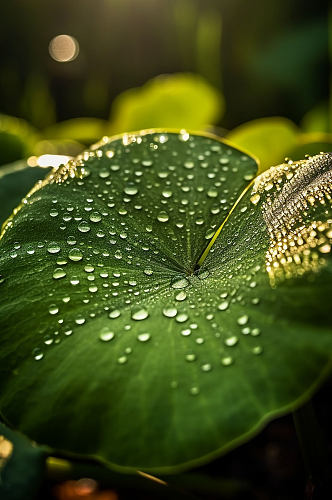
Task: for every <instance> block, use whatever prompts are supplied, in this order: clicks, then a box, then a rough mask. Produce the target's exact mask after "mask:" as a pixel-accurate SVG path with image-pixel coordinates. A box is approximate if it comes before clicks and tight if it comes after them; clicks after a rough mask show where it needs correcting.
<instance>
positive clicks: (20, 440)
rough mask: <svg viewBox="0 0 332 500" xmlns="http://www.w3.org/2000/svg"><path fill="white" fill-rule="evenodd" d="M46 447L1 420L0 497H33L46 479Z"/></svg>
mask: <svg viewBox="0 0 332 500" xmlns="http://www.w3.org/2000/svg"><path fill="white" fill-rule="evenodd" d="M45 459H46V450H45V449H42V448H38V447H37V446H36V445H35V444H33V443H30V442H29V441H28V440H27V439H26V438H25V437H24V436H21V435H20V434H18V433H16V432H13V431H12V430H11V429H9V428H8V427H6V426H5V425H4V424H3V423H1V422H0V496H1V499H3V500H26V499H27V498H29V500H33V499H34V498H36V495H37V493H38V491H39V488H40V486H41V484H42V481H43V476H44V469H45Z"/></svg>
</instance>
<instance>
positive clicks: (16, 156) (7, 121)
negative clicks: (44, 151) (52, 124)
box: [0, 114, 39, 165]
mask: <svg viewBox="0 0 332 500" xmlns="http://www.w3.org/2000/svg"><path fill="white" fill-rule="evenodd" d="M38 140H39V136H38V133H37V131H36V130H35V129H34V128H33V127H31V126H30V125H29V124H28V123H27V122H26V121H24V120H22V119H21V118H16V117H14V116H7V115H1V114H0V165H5V164H7V163H11V162H14V161H17V160H22V159H24V158H27V157H28V156H29V155H30V154H32V153H33V150H34V147H35V144H36V142H37V141H38Z"/></svg>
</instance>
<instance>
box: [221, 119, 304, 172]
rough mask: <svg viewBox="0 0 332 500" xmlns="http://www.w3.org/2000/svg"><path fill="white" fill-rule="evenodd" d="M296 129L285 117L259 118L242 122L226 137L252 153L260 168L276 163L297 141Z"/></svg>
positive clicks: (263, 168)
mask: <svg viewBox="0 0 332 500" xmlns="http://www.w3.org/2000/svg"><path fill="white" fill-rule="evenodd" d="M297 136H298V129H297V127H295V125H294V124H293V123H292V122H291V121H290V120H287V119H286V118H280V117H272V118H261V119H258V120H253V121H251V122H248V123H244V124H243V125H240V126H239V127H237V128H235V129H234V130H232V131H231V132H230V133H229V134H227V136H226V137H227V139H229V140H230V141H231V142H232V143H234V144H236V145H237V146H240V147H242V148H243V149H245V150H247V151H249V152H250V153H253V154H254V155H256V156H257V158H258V159H259V161H260V168H261V170H265V169H266V168H269V167H271V165H274V164H278V163H280V161H282V160H283V158H284V157H285V156H286V155H287V152H288V151H290V150H292V149H293V148H294V147H295V146H296V143H297Z"/></svg>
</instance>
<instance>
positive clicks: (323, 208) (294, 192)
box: [250, 153, 332, 285]
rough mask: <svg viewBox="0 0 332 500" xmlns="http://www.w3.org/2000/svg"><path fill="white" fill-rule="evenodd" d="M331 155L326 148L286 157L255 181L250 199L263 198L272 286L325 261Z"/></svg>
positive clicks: (331, 240)
mask: <svg viewBox="0 0 332 500" xmlns="http://www.w3.org/2000/svg"><path fill="white" fill-rule="evenodd" d="M331 159H332V155H331V154H329V153H326V154H320V155H317V156H314V157H308V158H307V159H306V160H303V161H299V162H293V161H291V160H288V161H287V162H286V163H284V164H282V165H279V166H277V167H272V168H271V169H269V170H268V171H266V172H265V173H263V174H262V175H261V176H259V177H258V178H257V179H256V181H255V184H254V187H253V190H252V194H251V198H250V200H251V203H252V204H254V205H257V204H258V203H260V202H262V212H263V217H264V220H265V223H266V227H267V231H268V233H269V236H270V245H269V248H268V250H267V252H266V270H267V272H268V274H269V276H270V281H271V284H272V285H276V284H277V283H278V282H279V281H282V280H284V279H288V278H294V277H298V276H302V275H303V274H305V273H307V272H309V271H310V272H317V271H318V270H319V269H320V268H321V267H322V266H323V265H324V264H325V262H326V261H325V259H324V257H325V256H326V254H328V253H330V251H331V244H332V220H331V217H330V211H331V202H332V198H331V191H332V170H331ZM316 214H317V215H316ZM322 216H325V219H326V220H322ZM317 217H319V219H317Z"/></svg>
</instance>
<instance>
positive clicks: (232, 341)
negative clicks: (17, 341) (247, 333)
mask: <svg viewBox="0 0 332 500" xmlns="http://www.w3.org/2000/svg"><path fill="white" fill-rule="evenodd" d="M238 341H239V339H238V338H237V337H236V336H235V335H232V337H228V338H227V339H225V344H226V345H227V346H229V347H232V346H233V345H235V344H237V343H238Z"/></svg>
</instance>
